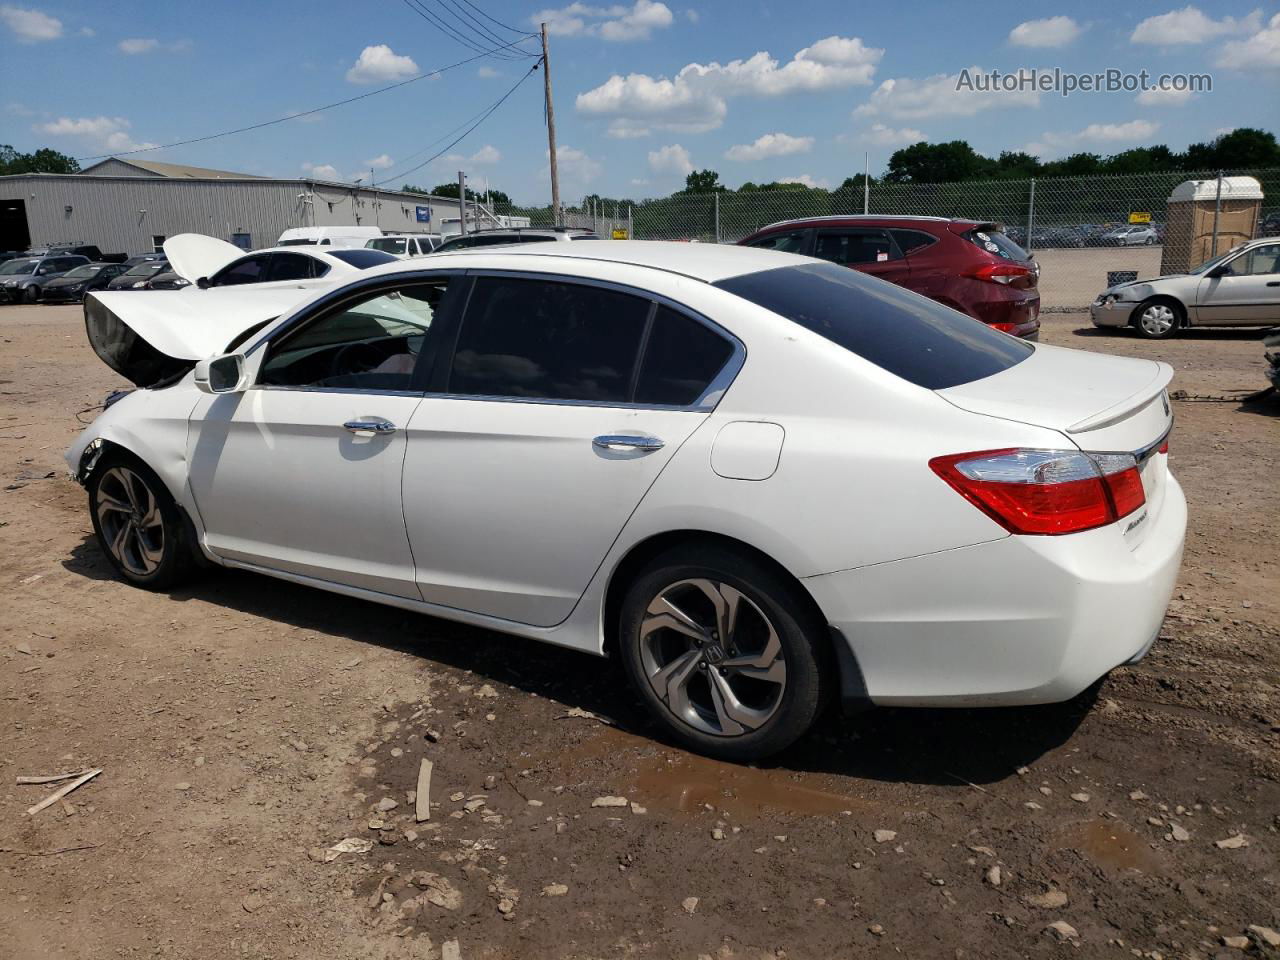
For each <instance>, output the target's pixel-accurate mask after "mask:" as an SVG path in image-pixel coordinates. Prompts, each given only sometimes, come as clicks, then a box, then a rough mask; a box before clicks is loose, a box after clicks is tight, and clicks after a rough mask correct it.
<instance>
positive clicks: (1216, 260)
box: [1187, 247, 1240, 274]
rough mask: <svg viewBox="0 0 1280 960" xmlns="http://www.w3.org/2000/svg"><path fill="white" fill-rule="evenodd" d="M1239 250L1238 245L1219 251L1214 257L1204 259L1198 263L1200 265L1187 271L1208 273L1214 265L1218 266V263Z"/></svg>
mask: <svg viewBox="0 0 1280 960" xmlns="http://www.w3.org/2000/svg"><path fill="white" fill-rule="evenodd" d="M1239 252H1240V248H1239V247H1232V248H1231V249H1230V250H1228V251H1227V252H1226V253H1220V254H1218V255H1217V256H1216V257H1214V258H1213V259H1212V260H1206V261H1205V262H1204V263H1202V264H1200V266H1198V267H1192V268H1191V269H1190V270H1189V271H1187V272H1188V273H1192V274H1201V273H1208V272H1209V271H1210V270H1212V269H1213V268H1214V267H1216V266H1218V264H1220V263H1223V262H1224V261H1226V260H1227V259H1229V258H1230V257H1234V256H1235V255H1236V254H1237V253H1239Z"/></svg>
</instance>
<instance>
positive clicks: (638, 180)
mask: <svg viewBox="0 0 1280 960" xmlns="http://www.w3.org/2000/svg"><path fill="white" fill-rule="evenodd" d="M631 185H632V186H633V187H647V186H648V185H649V180H648V178H647V177H632V178H631Z"/></svg>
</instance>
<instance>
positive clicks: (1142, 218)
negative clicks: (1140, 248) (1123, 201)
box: [1129, 212, 1151, 223]
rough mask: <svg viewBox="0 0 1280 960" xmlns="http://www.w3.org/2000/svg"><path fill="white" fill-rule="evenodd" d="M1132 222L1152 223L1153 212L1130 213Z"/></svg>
mask: <svg viewBox="0 0 1280 960" xmlns="http://www.w3.org/2000/svg"><path fill="white" fill-rule="evenodd" d="M1129 222H1130V223H1150V222H1151V214H1149V213H1132V212H1130V214H1129Z"/></svg>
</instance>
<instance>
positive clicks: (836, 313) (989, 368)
mask: <svg viewBox="0 0 1280 960" xmlns="http://www.w3.org/2000/svg"><path fill="white" fill-rule="evenodd" d="M715 285H716V286H717V287H720V288H721V289H722V290H727V291H728V292H729V293H733V294H737V295H738V296H739V297H742V298H743V299H744V300H749V301H750V302H752V303H754V304H757V305H759V306H761V307H764V308H765V309H766V310H772V311H773V312H774V313H776V314H778V315H779V316H782V317H785V318H786V319H788V320H791V321H793V322H794V323H797V324H799V325H800V326H802V327H804V328H805V329H806V330H811V331H813V332H814V333H816V334H818V335H819V336H821V337H825V338H826V339H828V340H830V341H831V342H832V343H834V344H836V345H837V346H841V347H844V349H846V350H848V351H850V352H851V353H856V354H857V355H858V356H860V357H862V358H863V359H864V360H868V361H870V362H871V363H874V364H875V365H876V366H877V367H880V368H882V369H884V370H887V371H889V372H890V373H892V374H894V375H895V376H898V377H901V378H902V379H903V380H907V381H909V382H911V383H914V384H916V385H917V386H921V387H925V388H926V389H929V390H945V389H946V388H947V387H954V386H958V385H960V384H962V383H970V382H971V381H974V380H981V379H983V378H984V377H989V376H992V375H993V374H997V373H1000V372H1001V371H1002V370H1007V369H1008V368H1009V367H1012V366H1013V365H1014V364H1017V363H1021V362H1022V361H1023V360H1025V359H1026V358H1027V357H1029V356H1031V354H1032V353H1033V352H1034V350H1035V348H1034V347H1032V346H1031V345H1030V344H1029V343H1026V342H1025V341H1023V340H1019V339H1017V338H1016V337H1011V336H1009V335H1008V334H1006V333H1000V332H999V331H998V330H993V329H992V328H991V327H989V326H987V325H986V324H985V323H982V322H981V321H980V320H974V319H973V318H972V317H968V316H965V315H964V314H962V313H960V312H959V311H956V310H952V309H951V308H950V307H944V306H942V304H940V303H935V302H934V301H933V300H929V299H928V298H926V297H922V296H920V295H919V294H916V293H912V292H910V291H909V290H904V289H903V288H902V287H898V286H895V285H894V284H891V283H885V282H884V281H883V280H879V279H876V278H875V277H869V276H867V275H866V274H862V273H859V272H858V271H856V270H850V269H848V268H847V267H842V266H838V265H837V264H834V263H814V264H805V265H803V266H796V267H779V268H777V269H774V270H762V271H760V272H758V273H748V274H744V275H742V276H739V277H730V278H729V279H727V280H721V281H719V282H718V283H716V284H715Z"/></svg>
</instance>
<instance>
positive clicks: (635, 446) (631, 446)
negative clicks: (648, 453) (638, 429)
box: [591, 433, 665, 450]
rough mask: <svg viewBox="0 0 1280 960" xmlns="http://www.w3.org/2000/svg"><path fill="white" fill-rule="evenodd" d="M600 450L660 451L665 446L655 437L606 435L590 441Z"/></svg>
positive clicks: (619, 434)
mask: <svg viewBox="0 0 1280 960" xmlns="http://www.w3.org/2000/svg"><path fill="white" fill-rule="evenodd" d="M591 445H592V446H593V447H598V448H599V449H601V450H661V449H662V448H663V446H665V444H664V443H663V442H662V441H661V440H659V439H658V438H657V437H645V436H638V435H632V434H624V433H606V434H602V435H601V436H598V437H596V438H595V439H594V440H592V441H591Z"/></svg>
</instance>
